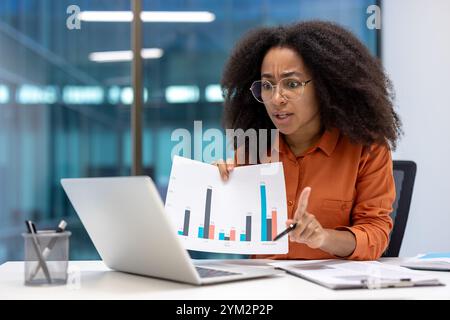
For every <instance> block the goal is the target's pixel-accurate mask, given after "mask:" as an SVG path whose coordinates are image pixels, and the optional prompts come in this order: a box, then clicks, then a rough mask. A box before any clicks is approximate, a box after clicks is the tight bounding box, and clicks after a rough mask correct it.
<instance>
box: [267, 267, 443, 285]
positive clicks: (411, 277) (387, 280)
mask: <svg viewBox="0 0 450 320" xmlns="http://www.w3.org/2000/svg"><path fill="white" fill-rule="evenodd" d="M271 265H272V266H274V267H276V268H279V269H282V270H285V271H286V272H288V273H290V274H293V275H296V276H299V277H301V278H304V279H306V280H309V281H312V282H315V283H317V284H320V285H322V286H325V287H327V288H330V289H358V288H361V289H362V288H369V289H378V288H391V287H413V286H438V285H443V284H442V283H441V282H440V281H439V279H437V278H436V277H435V275H430V274H427V273H423V272H419V271H414V270H409V269H407V268H403V267H399V266H396V265H390V264H386V263H380V262H377V261H347V260H309V261H282V262H274V263H271Z"/></svg>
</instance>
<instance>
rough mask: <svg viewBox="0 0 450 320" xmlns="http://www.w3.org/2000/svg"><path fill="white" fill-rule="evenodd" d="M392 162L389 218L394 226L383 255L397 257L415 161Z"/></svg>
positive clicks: (414, 173) (407, 209)
mask: <svg viewBox="0 0 450 320" xmlns="http://www.w3.org/2000/svg"><path fill="white" fill-rule="evenodd" d="M393 163H394V180H395V190H396V197H395V201H394V204H393V211H392V213H391V218H392V220H393V221H394V228H393V229H392V232H391V234H390V241H389V245H388V247H387V249H386V251H385V252H384V253H383V257H398V254H399V252H400V247H401V245H402V240H403V235H404V233H405V229H406V222H407V221H408V214H409V207H410V204H411V198H412V193H413V187H414V180H415V177H416V170H417V166H416V163H415V162H413V161H402V160H394V161H393Z"/></svg>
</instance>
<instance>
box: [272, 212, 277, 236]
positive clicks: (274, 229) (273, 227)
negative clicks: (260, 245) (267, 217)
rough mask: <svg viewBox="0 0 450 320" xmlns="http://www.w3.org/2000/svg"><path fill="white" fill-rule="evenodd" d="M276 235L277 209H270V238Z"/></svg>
mask: <svg viewBox="0 0 450 320" xmlns="http://www.w3.org/2000/svg"><path fill="white" fill-rule="evenodd" d="M276 236H277V210H275V209H272V239H275V237H276Z"/></svg>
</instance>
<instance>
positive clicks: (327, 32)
mask: <svg viewBox="0 0 450 320" xmlns="http://www.w3.org/2000/svg"><path fill="white" fill-rule="evenodd" d="M273 47H287V48H290V49H292V50H294V51H296V52H297V53H298V54H299V55H300V56H301V57H302V59H303V61H304V63H305V65H306V66H307V67H308V69H309V70H310V71H311V75H312V78H313V79H314V86H315V90H316V96H317V98H318V100H319V108H320V115H321V121H322V125H323V127H324V129H326V130H328V129H331V128H332V127H337V128H338V129H340V131H341V133H343V134H344V135H346V136H347V137H348V138H349V139H350V141H352V142H353V143H360V144H362V145H365V146H369V145H371V144H374V143H378V144H389V145H390V146H391V148H392V149H394V150H395V148H396V142H397V140H398V138H399V137H400V135H401V134H402V130H401V121H400V118H399V116H398V114H397V113H396V112H395V111H394V107H393V100H394V92H393V88H392V84H391V82H390V80H389V79H388V77H387V76H386V75H385V73H384V71H383V68H382V66H381V63H380V62H379V60H378V59H377V58H375V57H373V56H372V55H371V53H370V52H369V51H368V49H367V48H366V47H365V46H364V45H363V44H362V43H361V42H360V41H359V40H358V39H357V38H356V37H355V36H354V35H353V34H352V33H351V32H349V31H347V30H346V29H344V28H342V27H341V26H339V25H337V24H334V23H330V22H324V21H307V22H301V23H297V24H293V25H287V26H278V27H263V28H258V29H255V30H253V31H250V32H249V33H248V34H246V35H245V36H244V37H243V38H242V39H241V40H240V42H239V43H238V44H237V45H236V47H235V48H234V50H233V52H232V54H231V56H230V58H229V60H228V61H227V63H226V65H225V69H224V72H223V76H222V80H221V85H222V88H223V89H224V96H225V102H224V114H223V125H224V127H225V128H227V129H243V130H247V129H250V128H253V129H256V130H257V131H258V129H273V128H275V127H274V124H273V123H272V121H271V120H270V118H269V116H268V115H267V112H266V110H265V108H261V104H260V103H259V102H257V101H256V100H255V99H254V98H253V96H252V94H251V92H250V90H249V88H250V86H251V84H252V82H253V81H255V80H260V77H261V75H260V73H261V64H262V61H263V59H264V56H265V55H266V53H267V52H268V51H269V49H271V48H273ZM235 147H238V146H236V145H235Z"/></svg>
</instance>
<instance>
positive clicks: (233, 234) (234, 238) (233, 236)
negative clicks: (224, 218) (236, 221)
mask: <svg viewBox="0 0 450 320" xmlns="http://www.w3.org/2000/svg"><path fill="white" fill-rule="evenodd" d="M230 240H231V241H235V240H236V230H235V229H231V231H230Z"/></svg>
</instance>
